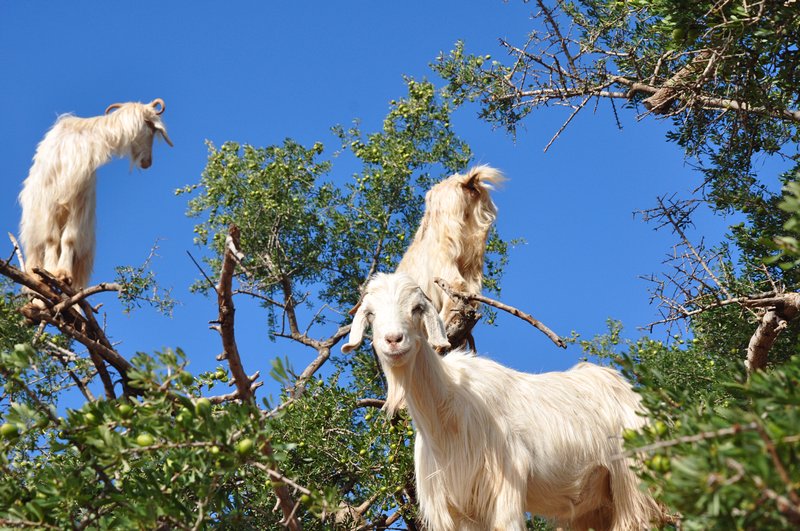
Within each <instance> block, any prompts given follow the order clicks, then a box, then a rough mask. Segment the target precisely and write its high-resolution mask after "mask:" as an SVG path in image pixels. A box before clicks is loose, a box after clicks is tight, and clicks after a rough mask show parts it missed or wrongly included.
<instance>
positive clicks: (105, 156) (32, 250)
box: [19, 98, 172, 288]
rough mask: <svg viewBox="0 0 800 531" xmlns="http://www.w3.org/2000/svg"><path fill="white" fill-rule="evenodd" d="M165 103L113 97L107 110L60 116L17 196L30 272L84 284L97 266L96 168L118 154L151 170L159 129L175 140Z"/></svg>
mask: <svg viewBox="0 0 800 531" xmlns="http://www.w3.org/2000/svg"><path fill="white" fill-rule="evenodd" d="M115 109H116V112H113V113H112V112H111V111H113V110H115ZM164 109H165V106H164V101H163V100H162V99H160V98H159V99H155V100H153V101H152V102H150V103H149V104H144V103H133V102H132V103H115V104H113V105H110V106H109V107H108V108H107V109H106V113H105V115H104V116H96V117H93V118H78V117H76V116H72V115H69V114H67V115H62V116H60V117H59V118H58V120H57V121H56V123H55V125H53V127H52V128H51V129H50V131H49V132H48V133H47V135H45V137H44V139H42V141H41V142H40V143H39V146H38V147H37V148H36V155H35V156H34V158H33V166H31V170H30V173H29V174H28V178H27V179H25V182H24V183H23V188H22V192H20V194H19V202H20V205H21V206H22V220H21V222H20V242H21V244H22V247H23V248H24V250H25V254H26V269H27V270H28V271H29V272H32V271H33V268H35V267H38V268H43V269H45V270H47V271H49V272H50V273H52V274H53V275H55V276H57V277H59V278H61V279H62V280H64V281H65V282H67V283H70V284H71V285H72V286H73V287H76V288H82V287H86V285H87V284H88V282H89V275H90V274H91V272H92V266H93V264H94V249H95V189H96V182H95V181H96V175H95V171H96V170H97V168H98V167H100V166H102V165H103V164H105V163H106V162H108V161H109V160H111V158H112V157H113V156H128V157H130V159H131V167H133V165H134V164H135V165H137V166H138V167H140V168H142V169H146V168H149V167H150V165H151V164H152V160H153V158H152V157H153V156H152V151H153V137H154V136H155V134H156V133H159V134H161V136H162V137H164V140H166V142H167V144H169V145H170V146H172V141H171V140H170V138H169V136H167V130H166V128H165V127H164V124H163V123H162V121H161V117H160V116H159V115H160V114H161V113H163V112H164Z"/></svg>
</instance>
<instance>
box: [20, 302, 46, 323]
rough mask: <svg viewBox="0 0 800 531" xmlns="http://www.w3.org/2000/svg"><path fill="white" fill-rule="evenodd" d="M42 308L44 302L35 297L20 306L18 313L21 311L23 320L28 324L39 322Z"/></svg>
mask: <svg viewBox="0 0 800 531" xmlns="http://www.w3.org/2000/svg"><path fill="white" fill-rule="evenodd" d="M43 309H44V304H43V303H42V301H40V300H38V299H36V300H33V301H31V302H29V303H27V304H26V305H24V306H23V307H22V308H20V309H19V313H21V314H22V315H23V316H24V317H25V321H26V323H27V324H29V325H35V324H39V323H40V322H41V320H42V318H41V316H40V314H41V312H42V310H43Z"/></svg>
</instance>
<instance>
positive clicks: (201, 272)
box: [186, 251, 217, 291]
mask: <svg viewBox="0 0 800 531" xmlns="http://www.w3.org/2000/svg"><path fill="white" fill-rule="evenodd" d="M186 254H188V255H189V258H190V259H191V260H192V262H194V265H195V267H197V269H198V271H200V274H201V275H203V277H205V279H206V281H207V282H208V285H209V287H210V288H211V289H213V290H215V291H216V289H217V288H216V286H215V285H214V281H213V280H211V279H210V278H209V277H208V275H207V274H206V272H205V271H204V270H203V268H202V266H201V265H200V264H199V263H198V262H197V260H195V259H194V256H192V253H190V252H189V251H186Z"/></svg>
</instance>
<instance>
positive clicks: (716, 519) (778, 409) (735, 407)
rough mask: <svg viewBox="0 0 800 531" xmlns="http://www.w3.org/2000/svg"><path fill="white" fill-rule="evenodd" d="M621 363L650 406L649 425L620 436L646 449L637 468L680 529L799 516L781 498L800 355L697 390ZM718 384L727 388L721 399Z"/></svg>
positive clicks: (799, 411) (786, 490)
mask: <svg viewBox="0 0 800 531" xmlns="http://www.w3.org/2000/svg"><path fill="white" fill-rule="evenodd" d="M625 364H626V366H627V367H628V368H629V369H630V370H632V371H635V373H636V378H637V381H638V383H639V384H640V390H641V392H642V395H643V398H644V402H645V404H646V405H647V406H648V408H649V410H650V412H651V414H652V421H651V424H650V427H649V428H648V429H646V430H645V431H644V432H642V433H640V434H636V435H633V436H630V437H626V445H627V447H628V448H630V449H632V450H636V451H638V452H641V453H642V454H643V457H644V464H645V467H644V471H643V473H642V477H643V478H644V479H645V481H646V482H647V483H648V484H649V485H650V487H651V488H652V489H653V491H654V492H655V494H656V495H657V497H658V498H659V499H660V500H661V501H662V502H663V503H665V504H666V505H667V506H668V507H670V508H671V509H672V510H673V511H675V512H679V513H680V514H681V515H682V521H681V528H682V529H698V530H699V529H720V530H721V529H789V528H794V527H795V526H796V525H797V523H798V517H800V513H797V512H796V511H797V504H796V503H795V502H789V503H788V504H787V503H786V501H787V500H790V499H792V498H793V497H795V496H796V494H794V491H795V488H796V485H797V482H798V481H799V480H800V476H798V470H800V466H799V465H800V396H798V390H797V389H798V382H799V381H800V358H798V357H795V358H792V359H791V360H790V361H789V362H787V363H785V364H783V365H781V366H780V367H777V368H775V369H774V370H771V371H765V372H759V373H757V374H755V375H753V376H752V378H750V380H749V381H747V382H745V383H741V382H740V381H739V380H738V379H730V380H724V379H720V380H710V381H709V383H711V384H712V387H713V388H714V389H713V390H711V389H710V390H709V392H708V393H705V394H702V393H701V394H700V395H698V394H696V392H695V391H696V390H695V389H687V388H686V387H682V386H680V385H668V386H663V387H662V386H661V385H660V384H661V383H662V382H663V378H662V377H661V376H660V374H659V371H660V369H659V368H658V367H657V366H655V365H652V364H648V363H636V362H634V361H633V360H632V359H628V360H626V361H625ZM739 378H741V376H740V377H739ZM692 387H694V386H692ZM720 392H722V393H724V394H726V395H727V397H728V398H726V399H725V400H723V401H719V400H718V397H719V393H720ZM793 504H794V505H793Z"/></svg>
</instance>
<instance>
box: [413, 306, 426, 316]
mask: <svg viewBox="0 0 800 531" xmlns="http://www.w3.org/2000/svg"><path fill="white" fill-rule="evenodd" d="M424 312H425V306H424V305H423V304H417V305H416V306H414V307H413V308H412V309H411V313H418V314H419V313H424Z"/></svg>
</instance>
